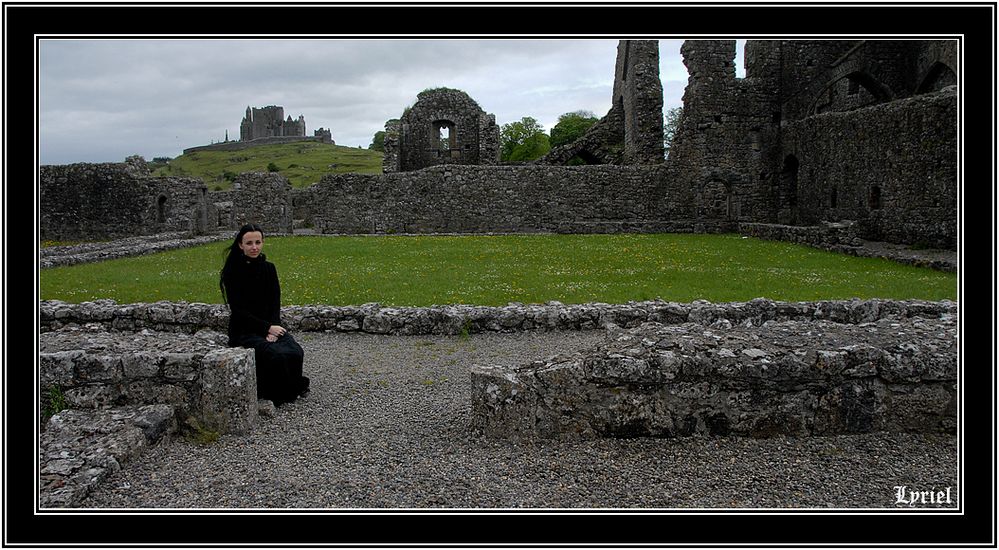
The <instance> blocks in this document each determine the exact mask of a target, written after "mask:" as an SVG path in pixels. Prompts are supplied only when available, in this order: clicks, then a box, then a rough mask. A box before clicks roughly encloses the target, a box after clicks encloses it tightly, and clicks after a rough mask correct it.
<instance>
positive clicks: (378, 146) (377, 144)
mask: <svg viewBox="0 0 999 550" xmlns="http://www.w3.org/2000/svg"><path fill="white" fill-rule="evenodd" d="M368 149H370V150H372V151H381V152H382V153H384V152H385V131H384V130H379V131H377V132H375V137H373V138H372V139H371V145H368Z"/></svg>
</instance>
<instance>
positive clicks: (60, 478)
mask: <svg viewBox="0 0 999 550" xmlns="http://www.w3.org/2000/svg"><path fill="white" fill-rule="evenodd" d="M176 429H177V421H176V417H175V414H174V408H173V407H172V406H170V405H144V406H140V407H122V408H114V409H102V410H89V411H87V410H77V409H70V410H65V411H62V412H60V413H57V414H55V415H54V416H52V418H50V419H49V421H48V423H47V424H46V429H45V431H43V432H42V433H41V436H40V440H39V444H40V445H39V450H40V455H39V474H40V480H39V481H40V483H39V486H40V491H39V506H40V507H42V508H72V507H77V506H79V505H80V502H81V501H82V500H83V499H84V498H85V497H86V496H87V495H88V494H89V493H90V491H91V489H92V488H93V487H94V486H95V485H97V484H98V483H101V482H103V481H104V480H105V479H106V478H107V477H108V476H109V475H110V474H112V473H114V472H116V471H118V470H119V469H120V468H121V465H122V463H124V462H127V461H129V460H133V459H135V458H136V457H138V456H139V455H141V454H142V453H143V452H145V451H146V450H147V449H148V448H149V447H151V446H153V445H155V444H156V443H157V442H160V441H161V440H163V439H164V438H169V436H170V435H171V434H173V433H174V432H175V431H176Z"/></svg>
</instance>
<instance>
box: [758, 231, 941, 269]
mask: <svg viewBox="0 0 999 550" xmlns="http://www.w3.org/2000/svg"><path fill="white" fill-rule="evenodd" d="M739 233H740V234H742V235H746V236H749V237H755V238H758V239H766V240H770V241H786V242H792V243H797V244H803V245H806V246H811V247H814V248H819V249H822V250H828V251H830V252H837V253H840V254H849V255H851V256H860V257H865V258H884V259H886V260H892V261H895V262H900V263H904V264H908V265H914V266H916V267H928V268H930V269H936V270H939V271H950V272H955V271H957V254H956V252H954V251H947V250H932V251H928V250H916V249H911V248H909V247H906V246H904V245H895V244H891V243H881V242H877V243H875V242H870V241H866V240H864V239H862V238H860V236H859V235H860V233H862V231H861V230H858V229H857V228H856V227H855V226H854V225H852V224H826V225H810V226H798V225H780V224H769V223H740V224H739Z"/></svg>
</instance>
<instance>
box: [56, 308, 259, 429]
mask: <svg viewBox="0 0 999 550" xmlns="http://www.w3.org/2000/svg"><path fill="white" fill-rule="evenodd" d="M226 339H227V338H226V337H225V336H224V335H222V334H219V333H215V332H211V331H202V332H201V333H199V334H197V335H195V336H194V337H191V336H187V335H181V334H176V333H160V332H154V331H148V330H146V331H142V332H135V333H128V332H107V331H106V329H105V328H104V327H103V326H101V325H99V324H93V325H86V326H83V327H67V328H65V329H63V330H59V331H48V332H43V333H41V334H40V335H39V342H38V344H39V361H38V365H39V369H38V370H39V383H40V388H41V389H42V392H41V395H42V396H43V397H42V399H43V400H44V399H45V396H46V395H48V391H47V390H48V389H49V388H58V389H59V391H60V393H61V394H62V396H63V398H64V400H65V404H66V405H67V406H68V407H69V408H71V409H104V408H109V407H119V406H129V405H131V406H138V405H148V404H166V405H171V406H173V407H174V408H175V409H176V411H177V414H178V417H179V418H181V419H182V420H183V419H186V418H188V417H193V418H194V419H195V420H196V421H197V422H198V424H199V425H200V426H201V427H203V428H204V429H206V430H209V431H214V432H218V433H246V432H248V431H250V430H251V429H252V427H253V425H254V423H255V421H256V417H257V395H256V390H257V382H256V371H255V368H254V367H255V362H254V356H253V350H250V349H243V348H229V347H227V346H226V345H225V342H226ZM43 406H44V403H43Z"/></svg>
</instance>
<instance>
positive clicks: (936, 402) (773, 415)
mask: <svg viewBox="0 0 999 550" xmlns="http://www.w3.org/2000/svg"><path fill="white" fill-rule="evenodd" d="M757 305H759V306H763V308H762V309H759V310H757V311H760V312H765V308H766V306H767V304H765V303H760V304H754V303H752V302H751V303H750V304H748V307H747V309H755V306H757ZM767 317H768V316H767V315H766V314H764V315H761V316H756V315H751V316H750V317H749V318H747V319H746V320H745V321H743V322H741V323H738V324H736V323H733V322H732V321H729V320H728V319H719V320H716V321H714V322H713V323H711V324H710V325H708V326H705V325H703V324H700V323H697V324H691V323H685V324H678V325H673V324H664V323H646V324H643V325H641V326H640V327H638V328H634V329H631V330H628V331H616V333H614V332H612V335H611V337H610V338H609V340H608V341H607V342H605V343H603V344H600V345H597V346H595V347H593V348H590V349H586V350H582V351H579V352H576V353H574V354H570V355H562V356H558V357H554V358H551V359H548V360H543V361H535V362H533V363H529V364H524V365H521V366H488V365H482V366H476V367H474V368H473V369H472V426H473V428H474V429H475V430H476V431H478V432H480V433H483V434H484V435H486V436H487V437H496V438H506V439H516V440H522V439H534V438H557V439H580V438H582V439H590V438H597V437H683V436H693V435H710V436H742V437H773V436H808V435H836V434H855V433H869V432H877V431H889V432H910V433H912V432H915V433H949V434H954V433H955V432H956V429H957V401H958V362H957V321H956V318H955V317H954V316H953V315H949V314H944V315H941V316H939V317H937V318H920V317H903V316H885V317H872V318H869V319H866V320H865V321H864V322H862V323H860V324H857V325H854V324H844V323H836V322H829V321H824V320H799V319H796V320H781V321H777V320H774V319H768V318H767ZM903 334H904V336H901V335H903ZM900 336H901V337H900Z"/></svg>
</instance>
